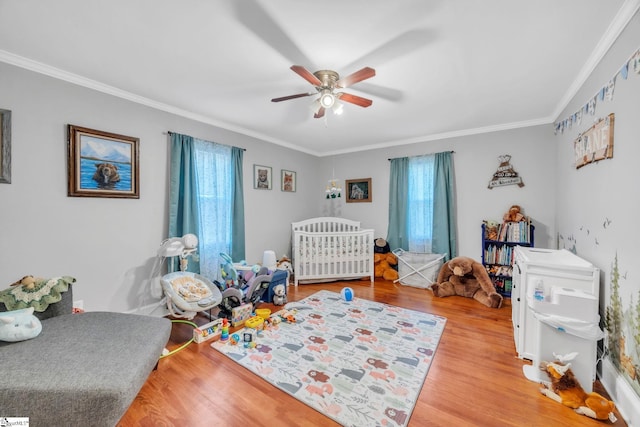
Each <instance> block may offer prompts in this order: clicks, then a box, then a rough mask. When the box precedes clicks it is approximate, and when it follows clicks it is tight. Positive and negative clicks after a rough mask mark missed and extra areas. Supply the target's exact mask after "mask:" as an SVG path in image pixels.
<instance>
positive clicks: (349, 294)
mask: <svg viewBox="0 0 640 427" xmlns="http://www.w3.org/2000/svg"><path fill="white" fill-rule="evenodd" d="M340 295H341V296H342V299H343V300H345V301H347V302H349V301H353V289H351V288H349V287H347V288H342V290H341V291H340Z"/></svg>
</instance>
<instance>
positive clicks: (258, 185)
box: [253, 165, 273, 190]
mask: <svg viewBox="0 0 640 427" xmlns="http://www.w3.org/2000/svg"><path fill="white" fill-rule="evenodd" d="M272 181H273V177H272V175H271V167H270V166H262V165H253V188H255V189H257V190H271V188H272V186H273V182H272Z"/></svg>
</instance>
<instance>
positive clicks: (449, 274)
mask: <svg viewBox="0 0 640 427" xmlns="http://www.w3.org/2000/svg"><path fill="white" fill-rule="evenodd" d="M431 290H432V291H433V294H434V295H435V296H437V297H448V296H451V295H460V296H463V297H467V298H473V299H475V300H476V301H479V302H481V303H482V304H484V305H486V306H487V307H491V308H500V307H501V306H502V295H500V294H499V293H497V292H496V288H495V287H494V286H493V282H492V281H491V279H490V278H489V275H488V274H487V270H485V268H484V266H483V265H482V264H480V263H479V262H477V261H475V260H473V259H472V258H468V257H463V256H459V257H456V258H453V259H452V260H451V261H447V262H446V263H445V264H444V265H443V266H442V268H441V269H440V273H438V281H437V282H436V283H434V284H433V285H432V286H431Z"/></svg>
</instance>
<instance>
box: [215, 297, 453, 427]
mask: <svg viewBox="0 0 640 427" xmlns="http://www.w3.org/2000/svg"><path fill="white" fill-rule="evenodd" d="M284 308H285V309H287V310H290V312H291V313H295V315H294V316H295V317H294V320H295V321H293V322H282V323H280V324H278V325H277V326H273V327H268V328H265V330H264V331H262V332H260V333H259V334H258V336H257V338H256V345H255V347H253V348H252V347H251V346H245V345H244V344H243V343H242V339H241V342H239V343H238V344H233V343H232V341H233V340H228V341H216V342H214V343H212V344H211V346H212V347H213V348H215V349H216V350H218V351H220V352H222V353H223V354H225V355H227V356H228V357H229V358H231V359H232V360H234V361H235V362H237V363H239V364H240V365H242V366H244V367H245V368H247V369H249V370H250V371H252V372H253V373H255V374H256V375H259V376H260V377H262V378H264V379H265V380H266V381H268V382H269V383H271V384H273V385H274V386H276V387H278V388H279V389H281V390H283V391H285V392H287V393H288V394H290V395H291V396H293V397H295V398H296V399H298V400H300V401H302V402H304V403H305V404H307V405H308V406H310V407H312V408H314V409H316V410H318V411H319V412H321V413H322V414H325V415H326V416H328V417H330V418H332V419H333V420H335V421H336V422H338V423H340V424H342V425H344V426H385V427H391V426H405V425H407V423H408V422H409V418H410V416H411V412H412V411H413V408H414V405H415V402H416V400H417V399H418V395H419V394H420V390H421V389H422V385H423V384H424V380H425V378H426V376H427V372H428V370H429V367H430V366H431V361H432V360H433V357H434V355H435V351H436V348H437V346H438V342H439V341H440V337H441V335H442V332H443V330H444V326H445V323H446V318H444V317H440V316H435V315H432V314H428V313H422V312H418V311H413V310H408V309H404V308H400V307H395V306H392V305H388V304H382V303H377V302H373V301H369V300H366V299H362V298H353V300H351V301H345V300H344V299H343V298H342V297H341V295H340V294H338V293H335V292H330V291H325V290H322V291H319V292H317V293H315V294H313V295H311V296H309V297H307V298H305V299H303V300H300V301H297V302H291V303H289V304H287V305H286V306H285V307H284ZM244 331H246V329H243V330H240V331H238V332H236V333H238V335H239V337H243V332H244Z"/></svg>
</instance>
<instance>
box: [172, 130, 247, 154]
mask: <svg viewBox="0 0 640 427" xmlns="http://www.w3.org/2000/svg"><path fill="white" fill-rule="evenodd" d="M174 133H178V132H171V131H170V130H168V131H167V135H173V134H174ZM198 139H201V138H198ZM204 141H207V140H206V139H205V140H204ZM209 142H213V143H214V144H220V143H219V142H214V141H209ZM220 145H226V146H227V147H233V145H227V144H220ZM236 148H241V147H236ZM242 151H247V149H246V148H242Z"/></svg>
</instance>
